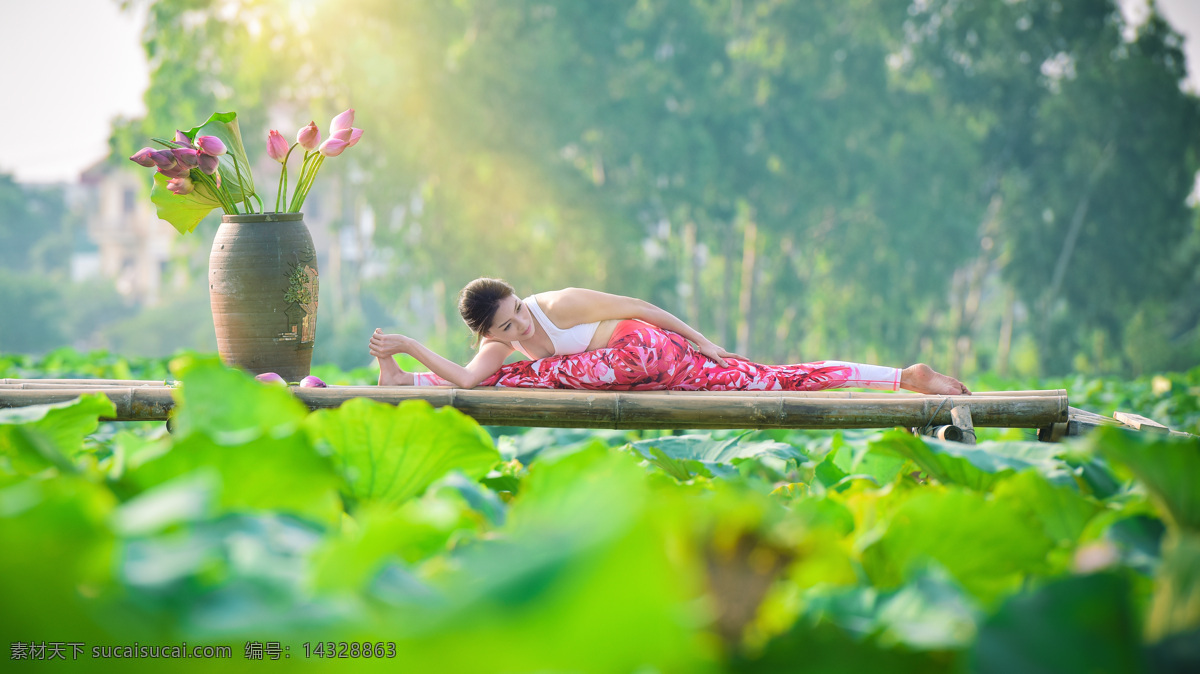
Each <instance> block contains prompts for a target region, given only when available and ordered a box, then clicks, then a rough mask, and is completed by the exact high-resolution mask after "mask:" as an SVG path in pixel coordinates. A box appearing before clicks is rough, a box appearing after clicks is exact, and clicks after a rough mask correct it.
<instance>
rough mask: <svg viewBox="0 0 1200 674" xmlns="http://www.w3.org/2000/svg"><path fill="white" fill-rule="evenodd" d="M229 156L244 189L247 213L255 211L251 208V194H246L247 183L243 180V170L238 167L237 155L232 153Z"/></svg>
mask: <svg viewBox="0 0 1200 674" xmlns="http://www.w3.org/2000/svg"><path fill="white" fill-rule="evenodd" d="M229 158H230V159H232V160H233V172H234V174H235V175H237V179H238V187H240V188H241V190H242V204H244V205H245V206H246V212H247V213H253V212H254V211H253V210H251V208H250V195H248V194H246V183H244V182H242V171H241V169H239V168H238V160H237V157H236V156H234V155H233V153H230V154H229Z"/></svg>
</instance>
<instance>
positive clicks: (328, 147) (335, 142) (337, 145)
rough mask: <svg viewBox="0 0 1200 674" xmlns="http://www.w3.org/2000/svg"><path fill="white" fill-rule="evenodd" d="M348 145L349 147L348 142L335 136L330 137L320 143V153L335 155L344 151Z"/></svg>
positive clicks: (328, 155)
mask: <svg viewBox="0 0 1200 674" xmlns="http://www.w3.org/2000/svg"><path fill="white" fill-rule="evenodd" d="M348 147H350V143H347V142H346V141H344V140H339V139H337V138H330V139H329V140H327V141H325V142H324V143H321V154H323V155H325V156H326V157H336V156H338V155H339V154H341V153H342V152H344V151H345V150H346V148H348Z"/></svg>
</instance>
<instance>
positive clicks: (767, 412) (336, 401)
mask: <svg viewBox="0 0 1200 674" xmlns="http://www.w3.org/2000/svg"><path fill="white" fill-rule="evenodd" d="M174 391H175V387H174V386H173V385H171V384H169V383H167V382H163V381H153V380H117V379H0V408H9V407H25V406H29V405H40V404H47V403H60V402H66V401H69V400H73V399H75V398H77V397H79V396H81V395H84V394H87V393H103V394H104V395H106V396H108V398H109V400H111V401H112V402H113V404H114V406H115V407H116V414H115V415H114V416H113V417H111V418H109V419H106V420H108V421H164V420H167V419H168V418H169V417H170V415H171V413H172V411H173V410H174V407H175V398H174V395H173V394H174ZM290 391H291V392H292V394H293V395H295V396H296V398H297V399H299V400H300V401H301V402H302V403H304V404H305V405H307V406H308V407H309V409H312V410H317V409H325V408H333V407H337V406H339V405H341V404H342V403H344V402H345V401H347V400H350V399H352V398H369V399H371V400H376V401H379V402H383V403H388V404H392V405H396V404H399V403H401V402H403V401H405V400H425V401H427V402H429V403H430V404H431V405H433V406H435V407H447V406H448V407H454V408H456V409H458V410H459V411H460V412H463V413H464V414H466V415H468V416H470V417H473V418H474V419H475V420H476V421H478V422H479V423H481V424H484V425H496V426H546V427H565V428H615V429H646V428H688V429H720V428H746V429H751V428H754V429H765V428H798V429H850V428H892V427H895V426H901V427H906V428H912V429H919V430H921V431H924V432H926V433H927V434H931V435H938V436H939V437H945V438H946V439H956V440H957V439H962V440H964V441H966V442H972V441H973V440H974V427H976V426H979V427H992V428H1031V429H1038V436H1039V438H1041V439H1044V440H1057V439H1060V438H1061V437H1063V436H1068V435H1078V434H1081V433H1083V432H1086V431H1087V430H1090V429H1091V428H1095V427H1097V426H1101V425H1116V426H1121V427H1125V428H1131V429H1133V430H1141V431H1150V432H1165V433H1171V434H1178V435H1187V434H1185V433H1179V432H1178V431H1172V430H1170V429H1169V428H1167V427H1165V426H1163V425H1161V424H1158V423H1156V422H1154V421H1152V420H1149V419H1145V418H1144V417H1138V416H1137V415H1129V414H1124V413H1120V412H1118V413H1116V414H1114V416H1115V417H1116V418H1109V417H1104V416H1100V415H1098V414H1093V413H1091V412H1087V411H1085V410H1080V409H1077V408H1074V407H1071V406H1070V405H1069V403H1068V400H1067V392H1066V391H1065V390H1062V389H1056V390H1041V391H1037V390H1035V391H997V392H986V393H977V394H975V395H970V396H940V395H921V394H909V393H888V392H859V391H814V392H799V391H735V392H717V391H636V392H630V391H578V390H541V389H515V388H475V389H454V388H446V387H427V386H404V387H379V386H331V387H329V388H300V387H295V386H293V387H290ZM947 430H949V431H953V432H952V433H946V431H947Z"/></svg>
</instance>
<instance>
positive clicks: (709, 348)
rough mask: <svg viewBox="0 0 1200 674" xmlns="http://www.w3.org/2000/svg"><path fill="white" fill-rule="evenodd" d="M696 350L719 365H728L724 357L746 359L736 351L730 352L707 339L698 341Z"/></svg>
mask: <svg viewBox="0 0 1200 674" xmlns="http://www.w3.org/2000/svg"><path fill="white" fill-rule="evenodd" d="M696 350H697V351H699V352H700V353H702V354H704V355H705V356H707V357H708V358H709V359H710V360H712V361H714V362H716V364H717V365H720V366H721V367H729V363H727V362H726V361H725V359H726V358H737V359H739V360H746V359H745V358H743V357H741V356H739V355H737V354H736V353H730V352H728V351H726V350H725V349H724V348H722V347H719V346H717V345H716V344H713V343H712V342H710V341H708V340H707V339H706V340H704V341H703V342H698V343H697V344H696Z"/></svg>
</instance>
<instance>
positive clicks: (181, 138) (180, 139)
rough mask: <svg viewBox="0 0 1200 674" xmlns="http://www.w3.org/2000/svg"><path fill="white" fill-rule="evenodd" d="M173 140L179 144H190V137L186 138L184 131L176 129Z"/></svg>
mask: <svg viewBox="0 0 1200 674" xmlns="http://www.w3.org/2000/svg"><path fill="white" fill-rule="evenodd" d="M175 142H176V143H179V144H180V145H191V144H192V139H191V138H188V137H187V134H186V133H184V132H182V131H179V130H176V131H175Z"/></svg>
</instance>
